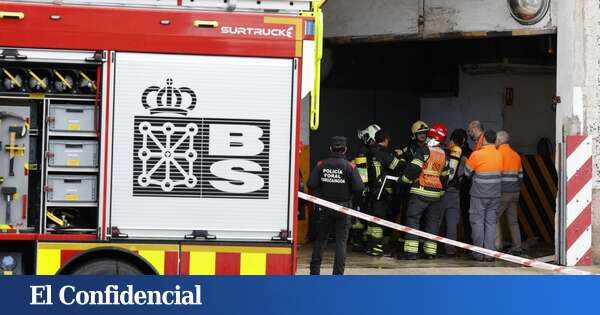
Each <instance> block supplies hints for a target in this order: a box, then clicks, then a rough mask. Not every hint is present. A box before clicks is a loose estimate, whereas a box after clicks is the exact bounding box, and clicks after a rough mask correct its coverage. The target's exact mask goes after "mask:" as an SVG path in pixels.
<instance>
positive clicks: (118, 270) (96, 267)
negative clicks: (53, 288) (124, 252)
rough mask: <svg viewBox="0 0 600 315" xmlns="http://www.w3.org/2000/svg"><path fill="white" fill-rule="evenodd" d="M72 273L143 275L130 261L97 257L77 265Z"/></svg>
mask: <svg viewBox="0 0 600 315" xmlns="http://www.w3.org/2000/svg"><path fill="white" fill-rule="evenodd" d="M71 274H72V275H143V274H144V273H143V272H142V271H141V270H140V269H138V268H137V267H135V266H133V265H132V264H130V263H127V262H124V261H122V260H117V259H98V260H92V261H90V262H87V263H84V264H83V265H81V266H80V267H77V268H76V269H75V270H73V272H72V273H71Z"/></svg>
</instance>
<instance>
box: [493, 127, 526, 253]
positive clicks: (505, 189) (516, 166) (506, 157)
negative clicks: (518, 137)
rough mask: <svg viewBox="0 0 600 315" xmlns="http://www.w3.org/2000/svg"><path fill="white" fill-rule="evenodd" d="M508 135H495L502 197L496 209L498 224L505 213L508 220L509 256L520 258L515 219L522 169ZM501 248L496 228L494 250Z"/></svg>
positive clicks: (500, 235) (503, 133)
mask: <svg viewBox="0 0 600 315" xmlns="http://www.w3.org/2000/svg"><path fill="white" fill-rule="evenodd" d="M509 140H510V135H509V134H508V132H506V131H504V130H501V131H498V133H497V135H496V146H497V147H498V151H500V153H501V154H502V196H501V197H500V206H499V207H498V213H497V217H498V222H500V217H501V216H502V214H504V213H505V212H506V219H507V220H508V229H509V230H510V238H511V240H512V246H511V249H510V251H509V253H510V254H513V255H517V256H520V255H521V254H522V252H523V249H522V248H521V231H520V230H519V221H518V217H517V208H518V206H519V193H520V191H521V181H522V180H523V167H522V165H521V156H520V155H519V154H518V153H517V152H515V150H513V149H512V148H511V147H510V145H509V144H508V142H509ZM501 246H502V233H501V230H500V227H499V226H496V248H498V249H499V250H500V249H501Z"/></svg>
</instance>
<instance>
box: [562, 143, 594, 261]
mask: <svg viewBox="0 0 600 315" xmlns="http://www.w3.org/2000/svg"><path fill="white" fill-rule="evenodd" d="M565 153H566V154H565V156H566V180H567V183H566V189H565V195H564V196H565V203H566V209H565V210H566V213H565V218H566V224H565V226H566V231H565V234H564V235H565V244H566V253H567V255H566V258H567V259H566V265H567V266H587V265H591V264H592V139H591V137H588V136H584V135H575V136H567V137H566V152H565Z"/></svg>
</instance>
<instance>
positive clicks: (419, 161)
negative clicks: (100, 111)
mask: <svg viewBox="0 0 600 315" xmlns="http://www.w3.org/2000/svg"><path fill="white" fill-rule="evenodd" d="M410 163H411V164H414V165H416V166H418V167H423V161H421V160H417V159H413V160H412V161H411V162H410Z"/></svg>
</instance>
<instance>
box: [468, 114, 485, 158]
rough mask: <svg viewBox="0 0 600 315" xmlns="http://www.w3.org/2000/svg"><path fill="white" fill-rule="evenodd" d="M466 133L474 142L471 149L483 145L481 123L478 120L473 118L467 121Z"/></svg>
mask: <svg viewBox="0 0 600 315" xmlns="http://www.w3.org/2000/svg"><path fill="white" fill-rule="evenodd" d="M467 134H468V135H469V138H471V140H473V142H475V146H474V147H473V151H477V150H479V149H481V147H483V124H482V123H481V122H480V121H479V120H473V121H472V122H470V123H469V127H468V128H467Z"/></svg>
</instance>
